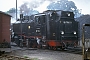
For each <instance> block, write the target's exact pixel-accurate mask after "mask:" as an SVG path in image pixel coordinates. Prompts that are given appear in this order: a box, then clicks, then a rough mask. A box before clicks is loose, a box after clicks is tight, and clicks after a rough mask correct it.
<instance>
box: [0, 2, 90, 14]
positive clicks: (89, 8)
mask: <svg viewBox="0 0 90 60" xmlns="http://www.w3.org/2000/svg"><path fill="white" fill-rule="evenodd" d="M25 1H33V0H18V7H19V6H20V5H21V4H22V3H23V2H25ZM38 1H39V0H38ZM71 1H73V2H74V3H75V5H76V6H77V8H78V9H82V11H81V13H82V14H90V0H71ZM15 2H16V0H0V11H3V12H5V11H8V10H9V9H10V8H13V7H15V6H16V5H15V4H16V3H15ZM48 4H49V2H45V3H44V4H43V5H41V6H40V7H39V9H38V10H39V11H40V12H42V11H43V10H46V6H47V5H48Z"/></svg>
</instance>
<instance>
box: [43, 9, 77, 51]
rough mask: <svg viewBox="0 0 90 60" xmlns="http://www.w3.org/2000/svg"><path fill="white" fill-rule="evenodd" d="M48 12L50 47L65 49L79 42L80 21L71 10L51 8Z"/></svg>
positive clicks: (48, 40)
mask: <svg viewBox="0 0 90 60" xmlns="http://www.w3.org/2000/svg"><path fill="white" fill-rule="evenodd" d="M44 13H46V14H47V19H46V21H47V22H46V23H47V27H46V28H47V29H46V31H47V32H46V40H47V46H48V47H49V48H50V49H54V50H56V49H57V48H61V49H65V48H67V47H72V46H73V47H76V46H77V45H78V44H77V43H78V22H77V21H75V20H74V14H73V12H70V11H61V10H51V11H45V12H44Z"/></svg>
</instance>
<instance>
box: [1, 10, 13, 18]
mask: <svg viewBox="0 0 90 60" xmlns="http://www.w3.org/2000/svg"><path fill="white" fill-rule="evenodd" d="M0 14H5V15H8V16H10V17H12V16H11V15H9V14H7V13H5V12H2V11H0Z"/></svg>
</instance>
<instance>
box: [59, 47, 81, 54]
mask: <svg viewBox="0 0 90 60" xmlns="http://www.w3.org/2000/svg"><path fill="white" fill-rule="evenodd" d="M59 51H61V52H66V53H72V54H80V55H82V48H68V49H65V50H59Z"/></svg>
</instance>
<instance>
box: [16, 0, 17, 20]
mask: <svg viewBox="0 0 90 60" xmlns="http://www.w3.org/2000/svg"><path fill="white" fill-rule="evenodd" d="M16 21H17V0H16Z"/></svg>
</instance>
